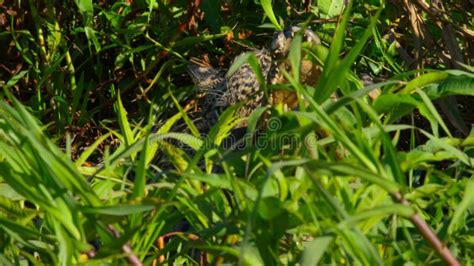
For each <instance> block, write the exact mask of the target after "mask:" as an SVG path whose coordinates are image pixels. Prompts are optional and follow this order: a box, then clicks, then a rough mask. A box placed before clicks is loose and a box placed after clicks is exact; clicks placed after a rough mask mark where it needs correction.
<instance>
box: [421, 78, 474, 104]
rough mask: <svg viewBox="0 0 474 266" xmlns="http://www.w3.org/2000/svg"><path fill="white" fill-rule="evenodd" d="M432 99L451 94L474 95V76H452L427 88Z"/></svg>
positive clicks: (427, 92)
mask: <svg viewBox="0 0 474 266" xmlns="http://www.w3.org/2000/svg"><path fill="white" fill-rule="evenodd" d="M426 94H428V96H430V98H431V99H437V98H440V97H444V96H449V95H466V96H474V78H473V77H471V76H468V75H461V76H450V77H449V78H447V79H445V80H443V81H442V82H441V83H439V84H438V85H436V86H430V87H428V88H427V89H426Z"/></svg>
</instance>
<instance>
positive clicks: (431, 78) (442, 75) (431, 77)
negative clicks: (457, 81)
mask: <svg viewBox="0 0 474 266" xmlns="http://www.w3.org/2000/svg"><path fill="white" fill-rule="evenodd" d="M448 77H449V74H448V73H447V72H445V71H442V72H441V71H439V72H430V73H427V74H424V75H421V76H419V77H416V78H415V79H413V80H411V81H409V82H408V83H407V85H406V86H405V88H403V89H402V90H401V91H400V92H401V93H413V92H414V91H416V89H419V88H423V87H425V86H427V85H429V84H432V83H438V82H440V81H443V80H445V79H447V78H448Z"/></svg>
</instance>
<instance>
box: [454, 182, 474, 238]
mask: <svg viewBox="0 0 474 266" xmlns="http://www.w3.org/2000/svg"><path fill="white" fill-rule="evenodd" d="M473 207H474V180H473V179H472V176H471V180H468V181H467V184H466V189H465V190H464V195H463V198H462V201H461V203H460V204H459V205H458V206H456V210H455V211H454V215H453V218H452V219H451V222H450V223H449V226H448V234H449V235H452V234H453V233H454V232H455V231H458V230H459V229H460V228H461V227H462V226H465V225H466V214H467V211H468V210H469V209H472V208H473Z"/></svg>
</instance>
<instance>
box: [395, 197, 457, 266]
mask: <svg viewBox="0 0 474 266" xmlns="http://www.w3.org/2000/svg"><path fill="white" fill-rule="evenodd" d="M394 197H395V199H396V200H397V201H399V202H400V203H401V204H403V205H406V206H411V204H410V202H408V201H407V200H406V199H405V198H403V197H402V196H401V194H400V193H396V194H395V195H394ZM410 221H411V222H412V223H413V225H415V227H416V228H417V229H418V231H419V232H420V234H421V235H422V236H423V238H424V239H425V240H426V241H427V242H428V243H429V244H430V245H431V246H432V247H433V248H434V250H435V251H436V253H438V255H439V256H440V257H441V259H443V261H444V263H446V265H454V266H458V265H461V263H459V261H458V260H457V259H456V257H454V255H453V254H452V253H451V251H450V250H449V248H448V247H447V246H446V245H445V244H443V242H441V240H440V239H439V238H438V236H437V235H436V234H435V233H434V232H433V230H431V228H430V226H429V225H428V224H427V223H426V222H425V221H424V220H423V218H421V216H420V215H419V214H418V213H416V212H415V214H413V215H412V216H411V217H410Z"/></svg>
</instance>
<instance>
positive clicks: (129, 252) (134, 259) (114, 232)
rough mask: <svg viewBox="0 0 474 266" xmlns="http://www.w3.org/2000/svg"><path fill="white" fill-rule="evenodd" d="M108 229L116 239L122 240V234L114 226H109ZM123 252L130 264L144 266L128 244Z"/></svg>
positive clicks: (123, 248)
mask: <svg viewBox="0 0 474 266" xmlns="http://www.w3.org/2000/svg"><path fill="white" fill-rule="evenodd" d="M107 229H108V230H109V232H110V233H111V234H112V235H113V236H114V237H115V238H120V233H119V232H118V231H117V230H115V228H114V227H113V226H112V225H110V224H109V225H108V226H107ZM122 251H123V252H124V253H125V256H126V257H127V260H128V262H130V264H131V265H133V266H143V263H142V262H141V261H140V259H139V258H138V257H137V255H135V253H133V249H132V247H131V246H130V244H129V243H126V244H124V245H123V246H122Z"/></svg>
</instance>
